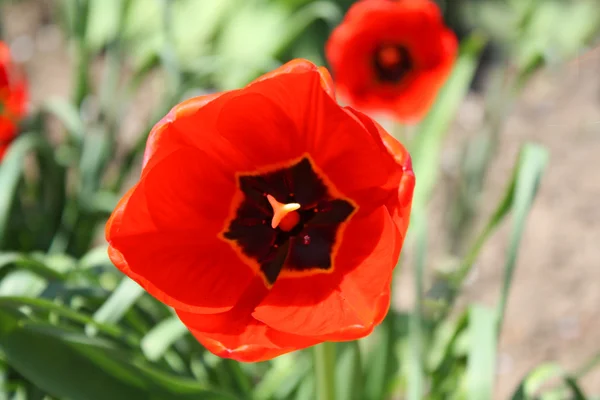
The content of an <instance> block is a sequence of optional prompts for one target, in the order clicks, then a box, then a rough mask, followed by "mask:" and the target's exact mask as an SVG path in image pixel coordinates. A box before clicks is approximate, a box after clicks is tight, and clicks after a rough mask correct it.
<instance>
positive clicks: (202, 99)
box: [143, 93, 222, 167]
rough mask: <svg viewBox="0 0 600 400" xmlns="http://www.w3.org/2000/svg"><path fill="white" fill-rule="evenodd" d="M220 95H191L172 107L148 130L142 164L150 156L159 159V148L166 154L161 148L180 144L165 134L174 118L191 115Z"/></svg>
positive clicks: (146, 161)
mask: <svg viewBox="0 0 600 400" xmlns="http://www.w3.org/2000/svg"><path fill="white" fill-rule="evenodd" d="M221 95H222V93H212V94H208V95H205V96H198V97H193V98H191V99H188V100H186V101H184V102H182V103H180V104H178V105H176V106H175V107H173V108H172V109H171V111H169V113H168V114H167V115H166V116H165V117H163V118H162V119H161V120H160V121H159V122H158V123H157V124H156V125H155V126H154V128H152V131H150V135H149V136H148V141H147V142H146V150H145V152H144V162H143V166H144V167H145V166H146V164H147V163H148V161H149V160H150V158H152V157H154V160H153V161H154V163H156V162H157V161H159V159H160V158H161V157H160V156H159V155H157V152H158V151H159V150H161V151H163V152H164V153H167V154H168V152H166V151H164V150H165V149H163V148H165V147H170V148H171V149H177V148H179V147H180V146H181V144H179V146H177V142H175V143H173V137H172V135H168V134H166V128H167V127H168V126H169V125H170V124H171V123H172V122H173V121H174V120H175V119H176V118H182V117H185V116H189V115H193V114H194V113H196V112H197V111H198V110H199V109H200V108H202V107H204V106H205V105H206V104H208V103H210V102H211V101H213V100H215V99H217V98H219V97H220V96H221ZM169 139H171V140H169ZM164 153H163V154H164Z"/></svg>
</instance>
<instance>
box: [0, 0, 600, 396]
mask: <svg viewBox="0 0 600 400" xmlns="http://www.w3.org/2000/svg"><path fill="white" fill-rule="evenodd" d="M351 3H352V1H350V0H344V1H342V0H340V1H326V0H317V1H312V0H277V1H275V0H273V1H267V0H246V1H242V0H219V1H213V0H57V1H55V2H54V3H53V5H54V6H55V8H56V13H55V16H56V18H57V20H58V22H59V23H60V25H61V26H62V28H63V30H64V32H65V34H66V37H67V38H68V40H69V46H70V48H71V50H72V53H71V54H72V56H73V58H74V62H75V74H74V75H73V77H72V80H73V82H72V83H73V84H72V87H73V93H72V96H71V98H69V99H47V100H45V101H44V102H43V103H42V104H41V105H40V107H39V108H38V109H37V110H35V111H34V113H33V115H32V116H31V118H30V119H29V120H28V121H26V122H25V124H24V126H23V130H24V133H23V134H21V135H20V137H19V138H18V139H17V140H16V141H15V142H14V144H13V145H12V146H11V148H10V151H9V152H8V153H7V156H6V158H5V159H4V160H3V161H2V163H1V164H0V399H4V398H6V399H15V400H17V399H27V400H30V399H31V400H35V399H74V400H87V399H102V400H105V399H138V398H139V399H179V398H182V399H188V398H189V399H192V398H194V399H256V400H270V399H277V400H283V399H297V400H302V399H307V400H308V399H314V398H315V396H316V393H317V390H318V386H320V385H321V384H320V382H319V379H317V377H316V376H315V374H314V372H313V371H314V364H315V360H314V359H313V358H312V357H311V354H310V353H309V352H307V351H301V352H296V353H293V354H289V355H285V356H281V357H279V358H277V359H275V360H272V361H269V362H264V363H256V364H241V363H237V362H234V361H231V360H224V359H219V358H217V357H215V356H213V355H212V354H210V353H208V352H207V351H206V350H205V349H204V348H203V347H202V346H201V345H200V344H198V343H197V342H196V340H195V339H193V338H192V336H191V335H190V334H189V333H188V332H187V330H186V329H185V327H183V325H182V324H181V322H179V320H178V319H177V318H176V317H175V316H174V314H173V313H172V311H171V310H170V309H169V308H168V307H166V306H164V305H163V304H161V303H159V302H158V301H156V300H154V299H153V298H151V297H150V296H149V295H148V294H146V293H145V292H144V291H143V290H142V289H141V288H140V287H139V286H137V285H136V284H135V283H133V282H132V281H130V280H128V279H127V278H123V277H122V275H120V273H118V271H117V270H116V269H115V268H114V267H113V266H112V265H111V263H110V261H109V260H108V257H107V255H106V245H105V243H104V242H103V240H102V239H101V235H102V230H103V226H104V223H105V221H106V218H107V217H108V215H109V214H110V212H111V211H112V209H113V208H114V206H115V205H116V201H117V199H118V196H119V195H120V194H121V193H122V192H123V191H124V189H125V188H126V186H127V185H128V183H127V182H129V181H128V179H131V176H132V175H133V176H135V172H136V166H137V165H139V161H140V157H141V154H142V151H143V148H144V145H145V139H146V135H147V133H148V132H149V130H150V128H151V127H152V125H153V124H154V123H155V122H156V121H157V120H158V119H159V118H160V117H162V116H163V115H164V114H165V113H166V112H167V111H168V110H169V109H170V108H171V107H172V106H173V105H174V104H176V103H177V102H179V101H180V100H182V99H184V98H186V97H189V96H191V95H193V94H196V93H204V92H210V91H214V90H224V89H230V88H235V87H239V86H242V85H244V84H246V83H247V82H248V81H249V80H251V79H253V78H254V77H256V76H257V75H259V74H261V73H263V72H266V71H268V70H270V69H272V68H274V67H276V66H278V65H279V64H280V63H282V62H284V61H286V60H288V59H291V58H294V57H306V58H309V59H311V60H313V61H314V62H316V63H318V64H324V63H325V61H324V59H323V45H324V43H325V41H326V39H327V35H328V33H329V31H330V30H331V29H332V28H333V27H334V26H335V25H336V24H337V23H339V21H340V20H341V18H342V17H343V14H344V12H345V11H346V9H347V8H348V7H349V6H350V5H351ZM440 5H441V6H442V8H443V10H444V12H445V16H446V18H447V19H448V21H449V22H450V23H451V24H452V26H453V27H455V29H456V30H457V31H458V32H459V33H461V35H462V36H464V40H462V46H461V53H460V57H459V59H458V61H457V63H456V67H455V70H454V72H453V74H452V76H451V77H450V79H449V81H448V82H447V84H446V86H445V88H444V90H443V91H442V92H441V94H440V95H439V97H438V101H437V103H436V105H435V106H434V107H433V109H432V110H431V112H430V114H429V115H428V116H427V118H426V119H425V120H424V121H423V122H422V123H421V124H420V125H419V126H418V127H416V128H415V129H414V131H415V132H414V135H412V136H410V135H406V137H405V140H406V142H407V144H408V146H409V148H410V150H411V153H412V156H413V160H414V166H415V171H416V174H417V177H418V186H417V190H416V193H415V202H414V213H413V216H412V219H413V221H412V225H411V231H410V237H409V240H408V241H407V244H406V250H405V251H406V252H410V253H411V254H412V255H413V257H411V259H412V263H411V265H404V266H403V267H411V268H413V271H414V276H415V281H414V286H415V293H416V294H417V296H416V299H415V306H414V309H413V310H411V311H410V312H407V313H400V312H399V311H397V310H393V309H392V310H391V311H390V313H389V315H388V317H387V318H386V320H385V321H384V323H383V324H382V325H381V326H380V327H378V328H377V329H376V331H375V332H374V333H373V334H372V335H371V336H369V337H368V338H365V339H363V340H360V341H358V342H353V343H339V344H336V345H335V347H334V349H335V353H336V354H335V363H334V368H335V378H336V379H335V385H334V391H335V392H336V395H335V398H336V399H338V400H346V399H357V400H359V399H361V400H362V399H366V400H379V399H389V398H405V399H411V400H412V399H414V400H418V399H431V400H437V399H440V400H441V399H470V400H486V399H491V398H492V393H493V390H494V377H495V368H496V362H497V361H496V347H497V343H498V337H499V334H500V332H501V328H502V321H503V315H504V310H505V305H506V300H507V297H508V295H509V293H510V286H511V281H512V275H513V272H514V269H515V267H516V261H517V255H518V252H519V244H520V239H521V236H522V233H523V229H524V225H525V223H526V219H527V215H528V212H529V210H530V208H531V206H532V203H533V201H534V198H535V195H536V193H537V189H538V185H539V182H540V180H541V179H542V176H543V172H544V168H545V165H546V164H547V161H548V154H547V153H546V151H545V150H544V149H543V148H541V147H539V146H537V145H535V144H524V145H523V148H522V151H521V153H520V157H519V159H518V160H515V167H514V172H513V174H512V176H511V177H510V179H509V180H508V181H507V182H506V191H505V193H504V195H503V196H502V197H501V198H499V199H497V201H498V205H497V207H496V208H495V210H494V212H493V213H492V214H491V215H481V213H480V210H479V202H478V199H479V198H480V196H481V191H482V187H483V185H482V183H483V182H484V181H485V177H486V171H487V168H488V166H489V163H490V160H491V159H492V158H493V156H494V154H495V151H496V146H495V143H496V142H497V141H498V134H499V132H500V129H501V127H502V122H503V121H504V120H505V118H506V115H507V113H508V109H509V108H510V107H509V106H510V104H512V101H514V99H515V98H516V97H517V96H518V94H519V93H520V90H521V88H522V87H523V85H524V84H525V83H526V81H527V79H528V78H529V77H530V76H531V74H532V73H533V72H534V71H536V70H537V69H539V68H540V67H542V66H543V65H544V64H546V63H554V62H559V61H562V60H565V59H566V58H568V57H572V56H574V55H576V54H577V52H579V51H581V50H582V49H583V48H584V47H585V45H586V44H588V43H591V40H592V39H593V38H594V35H595V34H596V33H597V31H598V28H599V26H600V14H598V13H597V12H595V10H596V8H597V4H596V3H595V0H589V1H588V0H579V1H571V0H564V1H559V0H487V1H477V0H444V1H440ZM4 6H6V5H4ZM490 43H491V44H492V46H493V47H494V48H496V49H498V51H499V52H500V54H501V57H500V58H499V59H500V61H499V62H498V64H497V65H496V66H495V67H496V68H499V69H500V71H501V72H502V74H503V75H502V76H503V77H504V78H506V77H509V78H510V79H505V80H503V82H504V83H506V82H508V84H505V86H504V87H503V89H502V90H499V91H495V90H494V89H495V88H497V86H494V85H491V88H492V90H491V91H492V93H491V94H489V95H488V105H487V107H488V110H487V114H486V120H485V121H484V125H483V126H482V128H481V133H480V134H479V135H478V136H476V137H475V138H472V139H470V140H469V141H468V142H466V143H465V144H464V152H465V157H464V160H465V164H464V165H462V166H461V167H462V170H461V179H460V182H459V190H458V191H457V192H456V196H455V198H453V199H450V200H451V203H452V204H453V206H452V208H451V210H450V213H449V214H450V215H452V218H453V220H452V223H451V224H450V229H449V232H447V234H448V235H449V237H451V238H456V241H457V243H456V245H455V246H453V247H452V249H450V250H449V253H450V255H451V256H452V257H454V258H455V259H456V260H458V261H457V262H456V265H455V266H454V268H451V269H450V270H449V271H447V272H444V273H443V274H441V273H440V274H437V275H436V279H435V281H434V282H433V283H432V285H431V286H429V285H427V286H426V283H425V279H424V272H425V270H426V269H429V268H431V267H432V266H431V264H430V261H429V260H428V258H427V255H428V249H429V244H428V242H427V233H428V221H429V215H430V211H429V200H430V198H431V196H432V193H433V192H434V190H435V189H436V186H437V185H436V184H437V182H438V179H439V173H438V172H439V167H440V159H441V155H442V152H443V148H444V147H443V146H444V140H445V135H446V133H447V131H448V127H449V125H450V123H451V121H452V119H453V117H454V115H455V114H456V111H457V109H458V106H459V105H460V102H461V101H462V99H463V97H464V96H465V94H466V93H467V92H468V90H469V87H470V86H471V83H472V81H473V77H474V75H475V73H476V71H477V69H478V67H479V66H480V60H481V57H482V52H483V49H484V48H485V46H486V45H489V44H490ZM93 63H97V64H99V65H101V68H102V74H101V76H100V77H99V78H94V79H92V72H91V66H92V64H93ZM156 77H158V80H159V82H160V86H159V88H158V90H157V92H156V93H155V94H154V99H153V100H155V101H156V104H155V109H154V110H153V113H152V116H151V117H150V118H148V120H146V121H144V122H145V125H144V127H143V129H140V132H137V135H136V136H135V140H136V142H135V143H133V144H132V145H125V144H123V142H122V140H121V139H122V135H123V133H124V132H123V121H124V118H125V115H126V113H127V111H128V110H131V109H133V108H135V107H136V103H135V101H136V100H135V96H136V94H137V93H138V91H139V90H140V87H141V86H143V85H144V84H146V83H147V82H148V81H149V80H151V79H154V78H156ZM51 119H56V120H58V121H59V122H60V123H61V129H62V131H63V133H64V135H63V139H62V140H61V141H60V143H58V144H51V143H50V141H49V139H48V135H47V132H48V131H49V130H50V128H49V120H51ZM476 218H483V219H487V221H488V222H487V223H486V224H484V226H483V228H482V230H481V231H479V232H477V231H474V228H473V221H474V220H475V219H476ZM506 221H508V223H510V224H511V230H510V233H509V242H510V246H509V248H508V249H507V252H506V258H505V269H504V270H505V275H504V278H503V290H502V292H501V296H500V299H499V300H498V305H497V307H495V308H489V307H484V306H482V305H479V304H469V305H467V306H466V307H460V306H458V305H457V304H456V302H455V300H456V297H457V296H458V294H459V293H460V291H461V287H462V284H463V282H464V280H465V278H466V277H467V275H468V273H469V271H470V270H471V268H472V266H473V264H474V262H475V261H476V259H477V257H478V255H479V252H480V251H481V249H482V248H483V247H484V246H485V244H486V243H487V241H488V239H489V237H490V236H491V235H492V234H493V233H494V232H495V231H496V229H497V228H498V227H499V226H500V225H501V224H503V223H506ZM522 250H524V249H522ZM398 271H401V268H398ZM599 361H600V359H599V358H598V356H595V357H592V358H591V359H590V362H589V363H588V364H586V365H585V366H583V367H582V368H580V369H579V370H575V371H565V370H563V369H562V368H561V367H559V366H557V365H554V364H551V365H542V366H540V367H539V368H536V369H535V370H534V371H532V372H531V373H530V374H529V375H528V376H527V377H524V380H523V382H522V383H521V385H520V386H519V387H517V388H516V389H515V393H514V395H513V397H512V398H513V399H515V400H520V399H538V398H543V399H567V398H573V399H586V398H587V399H591V398H592V397H586V394H584V393H583V391H582V390H581V388H580V387H579V385H578V379H579V378H580V377H581V376H583V375H584V374H585V373H587V372H588V371H589V370H591V369H592V368H594V367H595V365H596V364H597V363H598V362H599ZM550 379H552V380H553V382H554V385H550V386H548V385H547V384H546V382H548V381H549V380H550ZM327 400H333V399H327Z"/></svg>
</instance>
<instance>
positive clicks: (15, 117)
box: [0, 42, 27, 160]
mask: <svg viewBox="0 0 600 400" xmlns="http://www.w3.org/2000/svg"><path fill="white" fill-rule="evenodd" d="M26 104H27V84H26V82H25V80H24V79H23V77H22V76H21V75H19V74H18V73H17V70H16V68H15V66H14V64H13V63H12V60H11V57H10V50H9V48H8V46H7V45H6V44H4V43H3V42H0V160H2V157H3V156H4V153H5V152H6V149H7V148H8V146H9V145H10V143H11V142H12V140H13V139H14V138H15V136H16V135H17V129H18V126H17V123H18V122H19V120H20V119H21V118H22V117H23V115H24V114H25V109H26Z"/></svg>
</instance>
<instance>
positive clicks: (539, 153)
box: [498, 144, 548, 330]
mask: <svg viewBox="0 0 600 400" xmlns="http://www.w3.org/2000/svg"><path fill="white" fill-rule="evenodd" d="M547 162H548V152H547V151H546V150H545V149H544V148H542V147H540V146H537V145H533V144H527V145H525V146H524V147H523V149H522V150H521V154H520V160H519V172H518V174H517V181H516V186H515V194H514V200H513V206H512V211H513V227H512V232H511V235H510V244H509V247H508V254H507V259H506V263H505V265H504V280H503V283H502V292H501V296H500V302H499V304H498V316H499V319H498V329H499V330H500V329H501V328H502V322H503V319H504V311H505V309H506V302H507V300H508V293H509V289H510V285H511V283H512V276H513V272H514V269H515V265H516V261H517V254H518V251H519V244H520V243H521V238H522V236H523V231H524V229H525V221H526V220H527V215H528V214H529V211H530V209H531V206H532V204H533V199H534V197H535V195H536V193H537V190H538V186H539V182H540V180H541V177H542V174H543V172H544V168H545V167H546V163H547Z"/></svg>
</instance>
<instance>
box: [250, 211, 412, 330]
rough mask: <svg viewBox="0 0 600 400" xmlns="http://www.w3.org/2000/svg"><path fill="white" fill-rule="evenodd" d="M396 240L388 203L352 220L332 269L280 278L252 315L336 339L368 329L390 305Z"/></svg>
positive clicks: (278, 325) (276, 325) (274, 324)
mask: <svg viewBox="0 0 600 400" xmlns="http://www.w3.org/2000/svg"><path fill="white" fill-rule="evenodd" d="M397 242H398V232H397V230H396V229H395V227H394V225H393V223H392V219H391V217H390V215H389V213H388V212H387V210H386V208H385V207H380V208H379V209H378V210H376V211H374V212H373V213H372V214H371V215H369V216H367V217H363V218H357V219H351V220H350V222H349V223H348V226H347V227H346V229H345V230H344V232H343V235H342V242H341V245H340V248H339V250H338V252H337V254H336V257H335V260H334V267H333V272H332V273H331V274H329V275H315V276H309V277H302V278H292V277H290V278H282V279H279V280H278V281H277V282H276V283H275V285H274V286H273V288H272V290H271V292H270V293H269V294H268V295H267V297H265V299H264V300H263V301H262V302H261V304H260V305H259V306H258V307H256V309H255V310H254V312H253V313H252V315H253V316H254V317H255V318H256V319H258V320H260V321H262V322H264V323H265V324H267V325H269V326H270V327H272V328H274V329H276V330H279V331H282V332H288V333H295V334H298V335H302V336H309V337H310V336H319V337H330V338H332V339H333V338H336V337H337V338H344V335H347V336H348V337H353V336H354V335H355V334H356V332H363V333H364V332H368V331H369V330H370V329H372V328H373V326H374V325H376V324H377V323H379V322H380V321H381V319H382V318H383V315H385V311H387V307H388V306H389V299H388V296H389V290H390V281H391V275H392V274H391V271H392V269H393V267H394V266H395V264H396V260H397V258H398V254H399V248H400V247H399V246H398V243H397ZM382 300H383V301H382ZM382 307H383V308H385V311H384V310H382Z"/></svg>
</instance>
